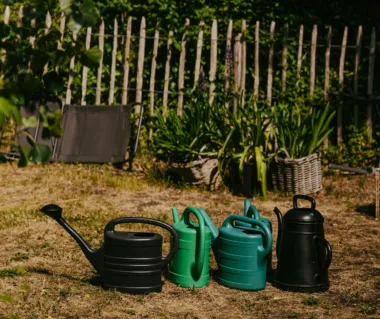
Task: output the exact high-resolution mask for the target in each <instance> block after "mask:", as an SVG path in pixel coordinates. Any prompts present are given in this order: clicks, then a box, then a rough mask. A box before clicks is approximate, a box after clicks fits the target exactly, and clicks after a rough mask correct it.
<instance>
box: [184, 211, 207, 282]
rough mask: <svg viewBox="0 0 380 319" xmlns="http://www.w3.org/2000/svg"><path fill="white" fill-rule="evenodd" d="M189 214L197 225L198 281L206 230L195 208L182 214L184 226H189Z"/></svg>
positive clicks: (203, 254)
mask: <svg viewBox="0 0 380 319" xmlns="http://www.w3.org/2000/svg"><path fill="white" fill-rule="evenodd" d="M190 214H194V215H195V217H197V219H198V224H199V240H198V241H197V250H196V257H195V277H197V278H196V279H198V278H199V277H200V276H201V273H202V269H203V264H204V259H205V245H206V230H205V221H204V218H203V216H202V213H201V212H200V211H199V210H198V209H197V208H195V207H191V206H190V207H187V208H186V209H185V211H184V213H183V218H184V221H185V224H187V225H190V224H191V221H190Z"/></svg>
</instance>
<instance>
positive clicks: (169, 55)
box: [162, 26, 174, 118]
mask: <svg viewBox="0 0 380 319" xmlns="http://www.w3.org/2000/svg"><path fill="white" fill-rule="evenodd" d="M173 29H174V28H173V26H171V27H170V30H169V35H168V44H167V55H166V62H165V80H164V96H163V99H162V104H163V109H162V115H163V117H164V118H166V115H167V112H168V95H169V79H170V60H171V58H172V44H173V39H172V38H173V33H174V32H173Z"/></svg>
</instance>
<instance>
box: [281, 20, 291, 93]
mask: <svg viewBox="0 0 380 319" xmlns="http://www.w3.org/2000/svg"><path fill="white" fill-rule="evenodd" d="M288 37H289V24H287V23H286V24H285V26H284V44H283V46H282V63H281V64H282V74H281V84H282V93H284V92H285V91H286V70H287V68H288V65H287V58H288Z"/></svg>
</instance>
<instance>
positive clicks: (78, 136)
mask: <svg viewBox="0 0 380 319" xmlns="http://www.w3.org/2000/svg"><path fill="white" fill-rule="evenodd" d="M132 105H133V104H130V105H110V106H99V105H66V106H65V108H64V112H63V135H62V137H61V138H60V139H59V140H58V143H57V148H56V156H55V157H56V160H58V161H63V162H69V163H75V162H81V163H121V162H124V161H125V154H126V152H127V148H128V144H129V139H130V133H131V113H132Z"/></svg>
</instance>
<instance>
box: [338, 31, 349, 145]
mask: <svg viewBox="0 0 380 319" xmlns="http://www.w3.org/2000/svg"><path fill="white" fill-rule="evenodd" d="M347 36H348V28H347V27H345V28H344V32H343V39H342V47H341V52H340V60H339V91H343V86H344V60H345V57H346V48H347ZM337 125H338V127H337V135H338V145H339V144H341V143H342V141H343V135H342V134H343V106H342V105H341V104H339V105H338V114H337Z"/></svg>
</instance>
